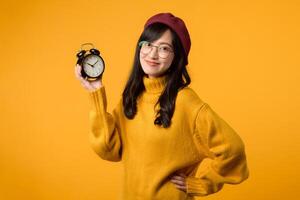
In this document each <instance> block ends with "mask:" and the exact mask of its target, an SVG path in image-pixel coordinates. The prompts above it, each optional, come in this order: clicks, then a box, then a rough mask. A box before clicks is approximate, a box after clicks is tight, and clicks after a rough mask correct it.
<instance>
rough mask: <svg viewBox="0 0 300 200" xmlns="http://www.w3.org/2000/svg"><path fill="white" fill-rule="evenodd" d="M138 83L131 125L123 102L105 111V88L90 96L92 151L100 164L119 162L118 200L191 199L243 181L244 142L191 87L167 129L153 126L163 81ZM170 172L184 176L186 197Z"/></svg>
mask: <svg viewBox="0 0 300 200" xmlns="http://www.w3.org/2000/svg"><path fill="white" fill-rule="evenodd" d="M143 81H144V85H145V88H146V91H145V92H144V93H143V94H142V95H141V96H140V97H139V98H138V101H137V114H136V115H135V117H134V119H132V120H129V119H127V118H126V117H125V115H124V113H123V108H122V107H123V105H122V100H120V101H119V103H118V104H117V106H116V107H115V108H114V109H113V111H112V112H111V113H109V112H108V111H107V101H106V94H105V86H102V87H101V88H99V89H97V90H96V91H93V92H89V97H90V100H91V105H92V107H91V110H90V113H89V114H90V115H89V117H90V133H89V136H90V141H91V146H92V148H93V150H94V151H95V152H96V153H97V154H98V155H99V156H100V157H101V158H102V159H105V160H109V161H122V162H123V166H124V177H123V184H122V185H123V186H122V194H121V196H122V199H124V200H183V199H194V198H193V197H194V196H205V195H209V194H212V193H215V192H218V191H219V190H221V189H222V187H223V185H224V184H225V183H227V184H238V183H241V182H242V181H244V180H246V179H247V178H248V176H249V171H248V167H247V161H246V155H245V147H244V143H243V141H242V140H241V138H240V137H239V135H238V134H237V133H236V132H235V131H234V130H233V129H232V128H231V127H230V126H229V125H228V124H227V123H226V122H225V121H224V120H223V119H222V118H221V117H220V116H218V115H217V113H216V112H214V110H212V108H211V107H210V106H209V105H208V104H207V103H205V102H203V101H202V100H201V99H200V98H199V97H198V95H197V94H196V93H195V92H194V91H193V90H192V89H191V88H190V87H186V88H184V89H182V90H180V91H179V92H178V96H177V99H176V104H175V111H174V115H173V118H172V121H171V122H172V123H171V126H170V127H169V128H167V129H165V128H163V127H158V126H156V125H154V119H155V113H156V110H157V108H156V110H155V109H154V104H155V103H156V101H157V99H158V97H159V95H160V93H161V92H162V90H163V89H164V86H165V83H166V82H165V77H159V78H146V77H144V79H143ZM174 172H180V173H181V172H182V173H184V174H186V175H187V178H186V184H187V192H186V193H185V192H183V191H181V190H179V189H177V188H176V187H175V185H174V184H173V183H172V182H170V180H169V178H168V176H170V175H172V174H173V173H174Z"/></svg>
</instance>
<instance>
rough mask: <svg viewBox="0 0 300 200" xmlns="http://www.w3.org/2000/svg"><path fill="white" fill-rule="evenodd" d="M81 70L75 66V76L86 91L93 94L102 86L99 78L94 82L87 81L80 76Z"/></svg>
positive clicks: (78, 66)
mask: <svg viewBox="0 0 300 200" xmlns="http://www.w3.org/2000/svg"><path fill="white" fill-rule="evenodd" d="M81 68H82V67H81V66H80V65H79V64H77V65H76V66H75V76H76V78H77V79H78V80H79V81H80V83H81V85H82V86H83V87H84V88H85V89H86V90H88V91H90V92H93V91H95V90H97V89H99V88H100V87H102V86H103V84H102V79H101V78H99V79H97V80H95V81H88V80H86V79H84V78H83V77H82V75H81Z"/></svg>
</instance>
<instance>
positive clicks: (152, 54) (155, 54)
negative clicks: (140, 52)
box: [148, 47, 158, 59]
mask: <svg viewBox="0 0 300 200" xmlns="http://www.w3.org/2000/svg"><path fill="white" fill-rule="evenodd" d="M148 55H149V57H150V58H152V59H157V58H158V48H156V47H152V49H151V50H150V52H149V54H148Z"/></svg>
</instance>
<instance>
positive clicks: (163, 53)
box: [158, 45, 172, 58]
mask: <svg viewBox="0 0 300 200" xmlns="http://www.w3.org/2000/svg"><path fill="white" fill-rule="evenodd" d="M171 52H172V49H171V48H170V47H169V46H168V45H160V46H159V48H158V54H159V57H161V58H167V57H168V56H169V54H170V53H171Z"/></svg>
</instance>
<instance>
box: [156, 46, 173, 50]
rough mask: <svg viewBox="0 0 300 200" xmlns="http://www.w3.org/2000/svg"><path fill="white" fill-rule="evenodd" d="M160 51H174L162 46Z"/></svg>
mask: <svg viewBox="0 0 300 200" xmlns="http://www.w3.org/2000/svg"><path fill="white" fill-rule="evenodd" d="M159 49H160V50H161V51H172V49H171V48H170V47H169V46H167V45H164V46H160V47H159Z"/></svg>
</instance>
